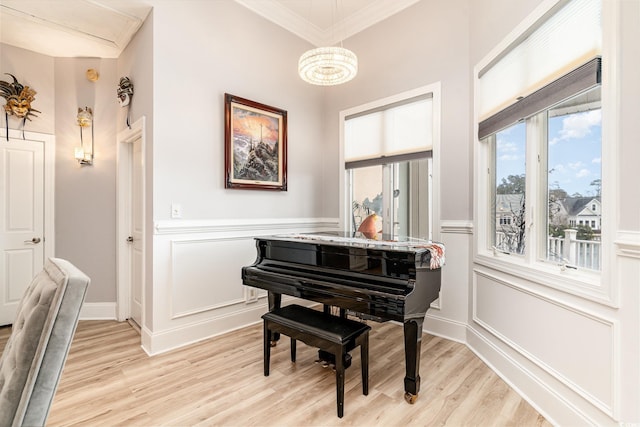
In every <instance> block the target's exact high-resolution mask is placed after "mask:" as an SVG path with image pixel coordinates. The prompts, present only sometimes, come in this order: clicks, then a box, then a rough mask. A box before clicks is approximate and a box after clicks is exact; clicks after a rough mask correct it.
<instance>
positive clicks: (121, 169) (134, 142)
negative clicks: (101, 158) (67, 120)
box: [117, 117, 145, 328]
mask: <svg viewBox="0 0 640 427" xmlns="http://www.w3.org/2000/svg"><path fill="white" fill-rule="evenodd" d="M144 123H145V120H144V117H141V118H140V119H138V120H136V122H135V123H133V124H132V125H131V128H127V129H124V130H122V131H121V132H119V133H118V233H117V234H118V302H117V305H118V309H117V311H118V313H117V318H118V320H120V321H123V320H126V319H129V320H132V321H133V322H135V323H137V324H138V326H140V327H141V328H144V317H145V314H144V313H145V308H144V306H145V297H144V280H145V279H144V277H145V274H144V264H145V255H144V254H145V243H144V240H145V237H144V229H145V225H144V224H145V223H144V216H145V213H144V200H145V192H144V186H145V180H144V153H145V149H144V147H145V131H144Z"/></svg>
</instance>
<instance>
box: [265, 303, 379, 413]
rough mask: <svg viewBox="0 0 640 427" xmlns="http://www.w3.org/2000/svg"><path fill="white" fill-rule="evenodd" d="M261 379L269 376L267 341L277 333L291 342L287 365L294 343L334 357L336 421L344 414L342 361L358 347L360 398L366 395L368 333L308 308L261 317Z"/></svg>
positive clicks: (293, 355) (296, 307)
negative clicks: (262, 372) (262, 333)
mask: <svg viewBox="0 0 640 427" xmlns="http://www.w3.org/2000/svg"><path fill="white" fill-rule="evenodd" d="M262 318H263V319H264V376H265V377H268V376H269V360H270V357H271V337H272V336H273V333H274V332H279V333H281V334H283V335H287V336H288V337H289V338H291V361H292V362H295V361H296V340H299V341H302V342H304V343H305V344H307V345H310V346H312V347H316V348H319V349H320V350H324V351H326V352H328V353H331V354H333V355H334V356H335V360H336V362H335V363H336V365H335V366H336V393H337V400H338V417H340V418H342V415H343V414H344V371H345V366H344V359H345V355H346V354H347V352H348V351H350V350H353V349H354V348H356V347H357V346H360V364H361V366H362V394H364V395H365V396H366V395H367V394H369V330H370V329H371V327H370V326H369V325H366V324H364V323H361V322H357V321H355V320H350V319H346V318H343V317H338V316H333V315H331V314H327V313H323V312H321V311H317V310H313V309H311V308H307V307H302V306H300V305H296V304H292V305H287V306H285V307H282V308H277V309H275V310H273V311H270V312H267V313H265V314H264V315H263V316H262Z"/></svg>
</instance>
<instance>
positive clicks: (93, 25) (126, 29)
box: [0, 0, 419, 58]
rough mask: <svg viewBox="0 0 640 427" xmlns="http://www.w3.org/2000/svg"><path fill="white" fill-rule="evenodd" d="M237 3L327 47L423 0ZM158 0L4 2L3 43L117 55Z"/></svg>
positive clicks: (70, 53) (63, 53) (0, 3)
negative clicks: (155, 0)
mask: <svg viewBox="0 0 640 427" xmlns="http://www.w3.org/2000/svg"><path fill="white" fill-rule="evenodd" d="M209 1H212V0H209ZM226 1H231V0H226ZM235 1H236V2H237V3H239V4H241V5H243V6H245V7H246V8H248V9H250V10H252V11H253V12H255V13H257V14H259V15H261V16H263V17H264V18H266V19H268V20H270V21H272V22H274V23H276V24H278V25H280V26H281V27H283V28H285V29H287V30H288V31H290V32H292V33H294V34H296V35H298V36H299V37H301V38H303V39H304V40H307V41H308V42H310V43H311V44H313V45H316V46H323V45H334V44H336V43H338V42H340V41H341V40H343V39H346V38H348V37H350V36H352V35H354V34H356V33H358V32H360V31H362V30H364V29H365V28H367V27H369V26H371V25H373V24H375V23H377V22H379V21H382V20H383V19H385V18H387V17H389V16H391V15H393V14H395V13H397V12H399V11H401V10H403V9H405V8H406V7H408V6H411V5H412V4H414V3H416V2H418V1H419V0H235ZM153 2H154V0H56V1H55V2H54V1H51V0H0V42H2V43H6V44H9V45H12V46H17V47H20V48H23V49H28V50H31V51H34V52H38V53H42V54H45V55H50V56H54V57H101V58H117V57H118V56H119V55H120V53H121V52H122V50H123V49H124V48H125V47H126V46H127V44H128V43H129V41H131V38H132V37H133V36H134V35H135V33H136V32H137V31H138V29H139V28H140V26H142V23H143V22H144V20H145V19H146V17H147V16H148V14H149V12H150V11H151V9H152V5H153ZM54 4H55V7H52V5H54Z"/></svg>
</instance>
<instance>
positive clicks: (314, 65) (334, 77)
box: [298, 46, 358, 86]
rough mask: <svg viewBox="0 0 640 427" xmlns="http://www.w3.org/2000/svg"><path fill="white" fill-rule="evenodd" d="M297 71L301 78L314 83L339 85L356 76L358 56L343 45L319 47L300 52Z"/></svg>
mask: <svg viewBox="0 0 640 427" xmlns="http://www.w3.org/2000/svg"><path fill="white" fill-rule="evenodd" d="M298 73H299V74H300V77H301V78H302V80H304V81H306V82H308V83H311V84H314V85H320V86H331V85H339V84H341V83H346V82H348V81H349V80H351V79H353V78H354V77H355V76H356V74H357V73H358V58H357V57H356V55H355V53H353V52H351V51H350V50H349V49H345V48H343V47H334V46H332V47H319V48H316V49H311V50H308V51H306V52H305V53H303V54H302V56H301V57H300V60H299V61H298Z"/></svg>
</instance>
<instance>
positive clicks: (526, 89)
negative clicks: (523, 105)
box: [478, 0, 602, 120]
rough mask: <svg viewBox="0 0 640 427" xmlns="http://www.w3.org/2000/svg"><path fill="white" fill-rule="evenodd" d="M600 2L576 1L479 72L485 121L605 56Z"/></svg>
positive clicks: (543, 22)
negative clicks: (595, 58)
mask: <svg viewBox="0 0 640 427" xmlns="http://www.w3.org/2000/svg"><path fill="white" fill-rule="evenodd" d="M601 10H602V4H601V0H571V1H569V2H563V3H562V4H561V5H560V7H559V8H558V9H557V10H555V11H552V12H555V13H552V14H551V15H550V16H545V17H543V18H542V19H541V22H540V23H539V24H538V25H536V26H534V28H535V30H533V32H531V33H530V34H524V35H523V37H521V39H520V40H517V41H516V42H515V43H514V44H513V45H512V47H511V48H509V49H507V50H506V51H505V52H504V54H502V55H500V56H498V57H497V58H496V60H495V61H493V62H492V63H491V64H489V65H488V66H487V67H485V68H484V69H483V70H481V71H480V74H479V84H478V97H479V98H478V101H479V113H480V116H479V119H480V120H483V119H486V118H487V117H489V116H491V115H493V114H495V113H496V112H498V111H501V110H503V109H505V108H506V107H508V106H509V105H511V104H513V103H515V102H516V101H517V99H518V98H520V97H525V96H527V95H530V94H531V93H533V92H534V91H536V90H538V89H540V88H542V87H543V86H545V85H547V84H549V83H550V82H552V81H554V80H556V79H558V78H559V77H560V76H562V75H564V74H566V73H568V72H569V71H571V70H573V69H575V68H576V67H578V66H580V65H582V64H584V63H586V62H587V61H588V60H589V59H591V58H593V57H595V56H598V55H600V53H601V50H602V29H601V27H602V25H601Z"/></svg>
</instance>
